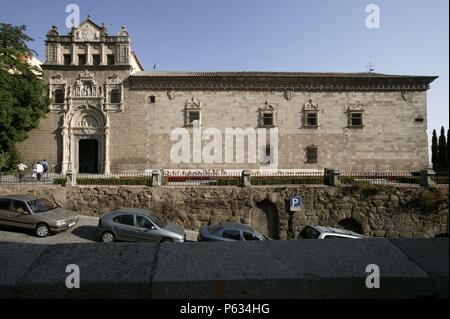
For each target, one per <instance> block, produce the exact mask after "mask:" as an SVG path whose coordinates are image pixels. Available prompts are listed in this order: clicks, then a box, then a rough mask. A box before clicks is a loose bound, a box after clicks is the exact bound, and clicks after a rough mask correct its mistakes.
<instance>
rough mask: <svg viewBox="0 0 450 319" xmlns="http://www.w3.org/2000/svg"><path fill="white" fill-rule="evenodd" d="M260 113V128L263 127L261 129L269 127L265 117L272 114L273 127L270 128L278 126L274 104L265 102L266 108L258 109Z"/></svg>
mask: <svg viewBox="0 0 450 319" xmlns="http://www.w3.org/2000/svg"><path fill="white" fill-rule="evenodd" d="M258 112H259V120H258V122H259V126H261V127H263V126H268V125H265V124H264V117H265V115H266V114H271V115H272V125H270V126H276V125H277V121H276V112H275V106H274V105H273V104H271V103H269V101H265V102H264V106H263V107H260V108H259V109H258ZM266 116H267V115H266Z"/></svg>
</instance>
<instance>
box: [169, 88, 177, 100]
mask: <svg viewBox="0 0 450 319" xmlns="http://www.w3.org/2000/svg"><path fill="white" fill-rule="evenodd" d="M175 96H176V93H175V91H173V90H170V91H167V97H168V98H169V100H175Z"/></svg>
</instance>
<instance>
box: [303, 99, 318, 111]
mask: <svg viewBox="0 0 450 319" xmlns="http://www.w3.org/2000/svg"><path fill="white" fill-rule="evenodd" d="M318 110H319V104H318V103H316V102H314V101H313V99H309V100H308V102H306V103H304V104H303V111H318Z"/></svg>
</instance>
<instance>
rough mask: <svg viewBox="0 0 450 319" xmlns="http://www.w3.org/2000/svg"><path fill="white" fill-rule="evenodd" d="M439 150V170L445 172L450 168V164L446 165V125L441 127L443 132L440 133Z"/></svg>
mask: <svg viewBox="0 0 450 319" xmlns="http://www.w3.org/2000/svg"><path fill="white" fill-rule="evenodd" d="M438 147H439V152H438V158H439V160H438V163H439V165H438V170H439V171H440V172H445V171H447V170H448V165H446V163H445V162H446V160H445V153H446V151H447V142H446V140H445V130H444V127H443V126H442V127H441V134H440V135H439V145H438Z"/></svg>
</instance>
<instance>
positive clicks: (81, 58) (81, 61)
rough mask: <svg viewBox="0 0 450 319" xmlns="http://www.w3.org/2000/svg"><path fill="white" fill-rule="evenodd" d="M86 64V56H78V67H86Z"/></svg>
mask: <svg viewBox="0 0 450 319" xmlns="http://www.w3.org/2000/svg"><path fill="white" fill-rule="evenodd" d="M85 64H86V55H84V54H78V65H85Z"/></svg>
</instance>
